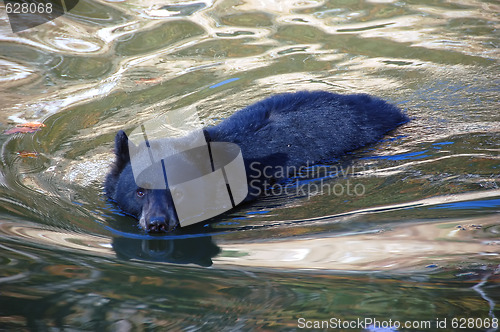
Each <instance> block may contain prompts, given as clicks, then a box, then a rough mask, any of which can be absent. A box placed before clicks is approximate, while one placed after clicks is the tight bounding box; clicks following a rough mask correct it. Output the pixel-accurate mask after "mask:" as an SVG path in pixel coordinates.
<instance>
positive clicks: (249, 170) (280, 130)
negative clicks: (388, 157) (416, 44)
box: [105, 91, 408, 232]
mask: <svg viewBox="0 0 500 332" xmlns="http://www.w3.org/2000/svg"><path fill="white" fill-rule="evenodd" d="M407 121H408V117H407V116H406V115H404V114H403V113H402V112H401V110H399V109H398V108H397V107H395V106H393V105H391V104H389V103H387V102H385V101H383V100H381V99H379V98H376V97H372V96H369V95H366V94H353V95H340V94H335V93H330V92H324V91H315V92H309V91H301V92H296V93H285V94H281V95H275V96H272V97H269V98H267V99H264V100H262V101H260V102H257V103H255V104H253V105H251V106H248V107H246V108H244V109H242V110H239V111H237V112H236V113H234V114H233V115H232V116H230V117H229V118H227V119H225V120H224V121H222V122H221V123H219V124H218V125H215V126H211V127H206V128H204V129H203V132H204V134H205V138H206V140H207V142H229V143H235V144H237V145H238V146H239V148H240V149H241V155H242V157H243V162H244V167H245V170H246V177H247V183H248V195H247V196H246V198H245V201H250V200H253V199H256V198H258V197H259V196H260V195H262V193H263V192H264V190H263V189H264V188H267V187H269V185H272V184H275V183H279V182H280V181H283V180H285V179H286V178H287V177H288V176H289V175H290V174H284V173H283V170H291V169H292V170H293V169H299V168H300V167H301V166H303V165H306V164H307V165H314V164H315V163H319V162H321V161H324V160H327V159H332V158H336V157H339V156H341V155H343V154H345V153H346V152H349V151H352V150H356V149H359V148H361V147H363V146H366V145H368V144H373V143H375V142H377V141H378V140H379V139H381V138H382V137H383V135H384V134H385V133H387V132H389V131H391V130H393V129H395V128H396V127H397V126H399V125H401V124H403V123H405V122H407ZM115 156H116V159H115V162H114V164H113V166H112V168H111V170H110V172H109V174H108V175H107V177H106V182H105V191H106V195H107V196H108V197H109V198H110V199H112V200H113V201H115V202H116V204H118V206H119V207H120V208H121V209H122V210H123V211H124V212H125V213H127V214H129V215H132V216H134V217H135V218H137V219H139V224H140V226H141V227H142V228H143V229H144V230H145V231H146V232H171V231H173V230H174V229H176V228H177V227H178V226H179V219H178V216H177V213H176V208H175V204H174V202H173V198H172V193H171V192H170V190H169V188H166V189H144V188H141V187H138V186H137V184H136V181H135V179H134V174H133V171H132V166H131V161H130V153H129V139H128V137H127V135H126V134H125V133H124V132H123V131H119V132H118V134H117V135H116V138H115ZM165 167H169V165H168V164H167V165H165ZM187 199H189V197H187Z"/></svg>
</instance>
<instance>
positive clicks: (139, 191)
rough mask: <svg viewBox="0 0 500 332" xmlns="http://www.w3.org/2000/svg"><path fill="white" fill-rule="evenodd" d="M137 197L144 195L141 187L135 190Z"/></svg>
mask: <svg viewBox="0 0 500 332" xmlns="http://www.w3.org/2000/svg"><path fill="white" fill-rule="evenodd" d="M135 193H136V195H137V197H144V195H145V193H144V191H143V190H142V189H137V191H136V192H135Z"/></svg>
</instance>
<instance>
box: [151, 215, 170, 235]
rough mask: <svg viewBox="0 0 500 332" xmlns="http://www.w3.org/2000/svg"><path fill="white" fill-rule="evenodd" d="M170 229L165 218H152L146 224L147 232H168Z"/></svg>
mask: <svg viewBox="0 0 500 332" xmlns="http://www.w3.org/2000/svg"><path fill="white" fill-rule="evenodd" d="M167 228H168V225H167V222H166V221H165V218H164V217H152V218H150V219H149V220H148V222H147V224H146V230H147V231H148V232H152V233H160V232H166V231H167Z"/></svg>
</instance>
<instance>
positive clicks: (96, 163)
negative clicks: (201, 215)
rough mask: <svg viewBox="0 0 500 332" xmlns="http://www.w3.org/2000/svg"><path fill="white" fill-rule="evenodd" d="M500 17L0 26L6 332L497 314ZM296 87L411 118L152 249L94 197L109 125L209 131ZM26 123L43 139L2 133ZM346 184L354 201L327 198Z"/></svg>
mask: <svg viewBox="0 0 500 332" xmlns="http://www.w3.org/2000/svg"><path fill="white" fill-rule="evenodd" d="M0 6H3V5H0ZM499 11H500V7H499V6H498V4H496V3H495V2H492V1H489V2H488V1H486V2H484V1H483V2H476V1H471V2H464V1H443V2H435V1H424V2H422V1H420V2H414V1H409V2H400V1H366V2H359V1H343V2H342V3H339V2H334V1H295V2H294V1H240V2H238V1H228V0H221V1H203V2H200V1H198V2H176V3H175V4H174V3H169V2H165V1H163V2H162V1H157V0H150V1H126V2H124V1H106V0H99V1H87V0H80V1H79V3H78V5H77V6H76V7H75V8H74V9H72V10H71V12H70V13H69V14H67V15H64V16H62V17H60V18H58V19H56V20H54V21H53V22H51V23H47V24H44V25H42V26H39V27H37V28H35V29H31V30H27V31H24V32H22V33H18V34H13V33H12V32H11V31H10V25H9V23H8V21H7V18H6V14H5V10H4V11H2V10H0V12H1V13H2V14H0V17H1V19H0V99H1V100H2V105H1V106H0V108H1V112H0V144H1V146H2V148H1V150H0V215H1V217H0V218H1V221H0V238H1V240H0V242H1V243H0V248H1V249H0V250H1V251H2V255H1V258H0V264H1V266H2V268H1V269H0V271H1V272H0V274H1V275H0V291H1V294H0V296H1V299H0V303H1V304H0V325H1V326H2V327H4V326H5V328H7V329H23V328H24V329H30V330H48V329H52V330H57V329H68V328H74V329H80V330H134V329H145V328H151V329H154V328H161V329H169V330H181V329H182V330H185V329H191V330H194V329H198V328H199V329H208V330H221V329H223V328H226V329H228V330H255V329H261V330H262V329H280V330H281V329H285V330H286V329H288V330H293V329H296V328H297V326H298V319H299V318H300V317H304V318H306V319H326V320H328V319H330V318H332V317H337V318H340V319H344V320H348V319H357V318H364V317H367V316H370V317H374V318H375V317H376V318H377V319H380V320H387V319H393V320H431V321H432V322H433V324H434V325H433V326H434V327H437V326H436V318H443V319H444V318H447V319H448V324H451V323H450V322H451V319H452V318H453V317H462V316H464V317H473V318H482V319H485V318H487V317H489V318H495V317H499V316H500V315H499V312H498V310H499V309H498V307H499V306H498V303H499V302H500V298H499V297H498V294H499V293H500V292H499V290H498V285H499V278H498V276H499V275H500V271H499V264H500V259H499V256H498V255H499V252H500V250H499V245H500V242H499V239H500V237H499V234H500V229H499V227H500V224H499V221H498V219H499V218H498V208H499V197H500V189H499V176H500V173H499V167H500V165H499V158H498V146H499V139H498V137H499V132H500V118H499V113H498V105H499V96H500V94H499V90H500V89H499V88H498V87H499V83H500V81H499V72H500V71H499V66H498V60H499V54H500V53H499V52H498V44H499V38H498V34H497V31H498V28H499V27H498V22H499V18H498V12H499ZM301 89H307V90H314V89H322V90H329V91H332V92H340V93H354V92H366V93H371V94H374V95H378V96H380V97H382V98H384V99H387V100H390V101H391V102H393V103H395V104H397V105H398V106H400V107H401V108H403V109H404V110H405V111H406V112H407V113H408V115H409V116H410V117H411V118H412V121H411V122H410V123H408V124H406V125H404V126H403V127H401V128H399V129H398V130H397V131H396V132H394V133H391V134H390V135H388V137H386V138H385V139H384V140H382V141H381V142H380V143H379V144H377V145H376V146H372V147H366V148H365V149H362V150H360V151H356V152H355V153H352V154H349V155H347V156H345V157H342V158H339V159H337V160H332V161H331V163H330V164H328V165H322V166H323V167H325V168H327V169H328V170H329V171H330V172H329V174H328V176H323V177H321V176H311V177H309V178H307V180H305V181H302V182H301V183H302V184H303V185H306V186H307V188H308V190H307V191H306V192H304V193H295V194H290V195H276V196H274V197H266V198H264V199H262V200H260V201H258V202H255V203H254V204H251V205H245V206H242V207H240V208H238V209H236V210H234V211H231V212H230V213H227V214H224V215H222V216H220V217H217V218H214V219H213V220H211V223H210V224H206V225H198V226H197V227H193V228H189V229H184V230H182V232H181V233H180V234H174V235H168V236H156V237H154V236H150V235H145V234H144V233H142V232H141V230H140V229H138V227H137V223H136V221H135V220H132V219H131V218H129V217H128V216H125V215H123V214H122V213H121V212H120V211H119V210H117V209H116V207H115V206H114V205H112V204H111V203H110V202H107V201H106V200H105V198H104V197H103V195H102V185H101V183H102V180H103V177H104V175H105V173H106V171H107V167H108V165H109V164H110V162H111V160H112V154H111V149H112V142H113V137H114V135H115V133H116V132H117V131H118V130H119V129H124V130H127V131H130V130H133V129H134V128H136V127H137V126H138V125H139V124H141V123H144V122H145V121H147V120H150V119H152V118H154V117H157V116H158V115H161V114H164V113H166V112H168V111H169V110H172V109H178V108H182V107H187V106H189V107H194V108H196V110H197V113H198V114H199V115H200V116H201V120H202V121H203V123H204V124H205V125H211V124H214V123H217V122H218V121H220V120H221V119H222V118H225V117H227V116H229V115H230V114H232V113H233V112H234V111H235V110H237V109H239V108H242V107H245V106H247V105H248V104H250V103H252V102H254V101H257V100H260V99H262V98H264V97H266V96H269V95H271V94H275V93H280V92H289V91H297V90H301ZM24 122H43V123H44V124H45V127H43V128H41V130H39V131H37V132H35V133H25V134H23V133H18V134H8V132H7V133H5V131H7V130H9V129H11V128H13V127H15V125H16V124H18V123H24ZM21 152H22V153H21ZM27 156H28V157H27ZM29 156H30V157H29ZM293 184H294V183H292V185H293ZM350 185H351V186H354V185H358V187H359V186H360V187H359V188H363V194H362V195H349V194H348V192H347V191H344V192H340V191H332V189H340V188H348V186H350ZM329 190H330V191H329ZM207 267H209V268H207ZM450 328H451V327H450V325H448V329H450ZM479 329H482V330H487V329H488V328H487V327H485V326H484V328H479ZM489 329H490V330H491V328H489Z"/></svg>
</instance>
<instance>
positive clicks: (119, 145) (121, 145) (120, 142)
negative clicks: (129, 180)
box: [115, 130, 130, 169]
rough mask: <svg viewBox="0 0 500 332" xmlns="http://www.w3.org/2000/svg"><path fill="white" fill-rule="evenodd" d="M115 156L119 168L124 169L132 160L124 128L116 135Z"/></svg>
mask: <svg viewBox="0 0 500 332" xmlns="http://www.w3.org/2000/svg"><path fill="white" fill-rule="evenodd" d="M115 156H116V167H117V168H118V169H123V168H124V167H125V166H126V165H127V164H128V163H129V162H130V153H129V151H128V137H127V134H125V132H124V131H123V130H120V131H119V132H118V133H117V134H116V137H115Z"/></svg>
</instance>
